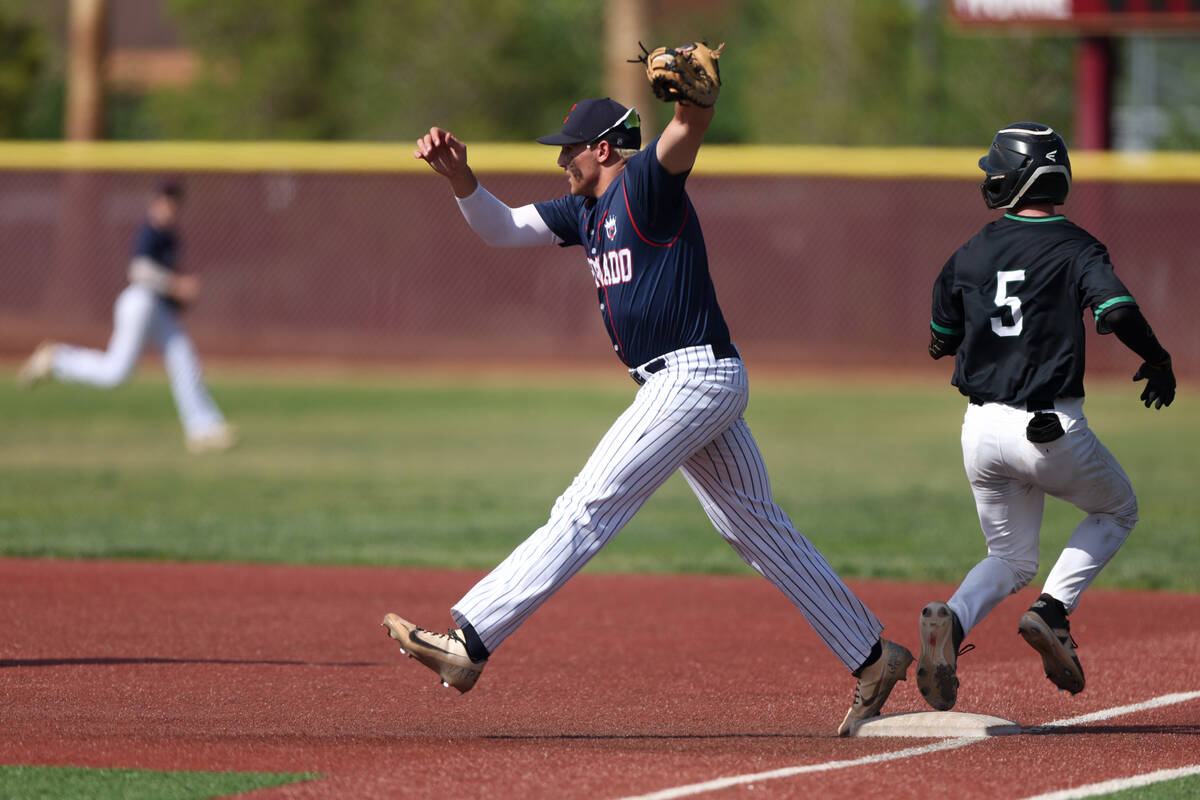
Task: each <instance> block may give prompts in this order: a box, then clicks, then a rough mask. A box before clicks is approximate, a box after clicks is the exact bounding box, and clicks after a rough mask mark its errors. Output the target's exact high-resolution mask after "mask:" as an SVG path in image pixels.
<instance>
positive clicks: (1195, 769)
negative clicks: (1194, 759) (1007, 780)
mask: <svg viewBox="0 0 1200 800" xmlns="http://www.w3.org/2000/svg"><path fill="white" fill-rule="evenodd" d="M1189 775H1200V764H1193V765H1192V766H1190V767H1180V768H1179V769H1160V770H1159V771H1158V772H1147V773H1146V774H1144V775H1134V776H1132V777H1129V778H1115V779H1113V780H1111V781H1104V782H1103V783H1089V784H1088V785H1087V786H1077V787H1075V788H1074V789H1063V790H1062V791H1061V792H1050V793H1049V794H1039V795H1036V796H1035V797H1026V798H1025V800H1077V799H1078V798H1081V797H1095V796H1096V795H1098V794H1111V793H1113V792H1120V791H1122V790H1124V789H1134V788H1137V787H1138V786H1149V785H1150V784H1152V783H1161V782H1162V781H1173V780H1175V779H1176V778H1186V777H1188V776H1189Z"/></svg>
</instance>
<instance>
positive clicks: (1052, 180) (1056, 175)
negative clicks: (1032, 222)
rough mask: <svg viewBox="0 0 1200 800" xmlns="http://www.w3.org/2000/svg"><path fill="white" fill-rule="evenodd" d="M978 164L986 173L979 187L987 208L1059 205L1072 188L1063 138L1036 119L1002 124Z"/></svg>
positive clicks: (1069, 163) (1068, 161)
mask: <svg viewBox="0 0 1200 800" xmlns="http://www.w3.org/2000/svg"><path fill="white" fill-rule="evenodd" d="M979 168H980V169H982V170H983V171H984V172H985V173H986V174H987V177H986V178H984V179H983V183H981V184H979V188H980V190H981V191H982V192H983V199H984V202H986V203H987V204H988V208H1013V207H1016V206H1026V205H1030V204H1033V203H1049V204H1051V205H1060V204H1061V203H1063V202H1064V201H1065V200H1066V199H1067V193H1068V192H1070V191H1071V160H1070V159H1069V158H1067V144H1066V142H1064V141H1063V139H1062V137H1061V136H1059V135H1058V134H1057V133H1055V132H1054V129H1053V128H1050V127H1049V126H1046V125H1040V124H1038V123H1036V122H1015V123H1013V124H1012V125H1009V126H1008V127H1006V128H1001V129H1000V131H999V132H998V133H997V134H996V137H995V138H994V139H992V146H991V147H990V148H988V151H987V155H985V156H984V157H983V158H981V159H979Z"/></svg>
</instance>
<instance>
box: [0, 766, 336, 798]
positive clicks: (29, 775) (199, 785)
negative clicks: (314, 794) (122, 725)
mask: <svg viewBox="0 0 1200 800" xmlns="http://www.w3.org/2000/svg"><path fill="white" fill-rule="evenodd" d="M316 777H318V776H317V775H316V774H315V773H313V774H299V775H295V774H270V773H264V772H156V771H152V770H141V769H85V768H83V767H19V766H17V767H5V766H0V796H3V797H6V798H13V799H14V800H16V798H20V800H43V798H44V800H107V799H108V798H112V800H203V798H209V797H223V796H225V795H231V794H240V793H242V792H251V791H254V790H256V789H265V788H267V787H271V786H283V785H284V784H287V783H296V782H298V781H306V780H310V779H312V778H316Z"/></svg>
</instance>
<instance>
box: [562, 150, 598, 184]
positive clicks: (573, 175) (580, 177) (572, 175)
mask: <svg viewBox="0 0 1200 800" xmlns="http://www.w3.org/2000/svg"><path fill="white" fill-rule="evenodd" d="M588 152H589V151H588V150H586V149H584V150H581V151H580V152H579V153H577V154H576V155H575V157H574V158H572V159H571V160H570V161H568V162H567V165H566V166H565V167H563V169H564V170H565V171H566V173H567V183H568V184H569V185H570V187H571V194H582V195H586V194H588V190H587V187H589V186H590V185H591V184H594V183H595V176H594V175H593V176H592V177H585V175H584V172H583V169H581V168H580V165H579V159H580V157H584V158H586V157H587V156H586V154H587V153H588ZM591 166H595V165H594V164H593V165H591ZM593 171H594V170H589V172H593Z"/></svg>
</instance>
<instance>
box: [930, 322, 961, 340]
mask: <svg viewBox="0 0 1200 800" xmlns="http://www.w3.org/2000/svg"><path fill="white" fill-rule="evenodd" d="M929 327H931V328H933V329H934V330H935V331H937V332H938V333H944V334H946V335H948V336H956V335H958V334H960V333H965V332H966V331H965V329H963V328H947V327H945V326H944V325H938V324H937V323H936V322H934V321H933V320H929Z"/></svg>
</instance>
